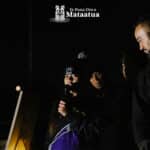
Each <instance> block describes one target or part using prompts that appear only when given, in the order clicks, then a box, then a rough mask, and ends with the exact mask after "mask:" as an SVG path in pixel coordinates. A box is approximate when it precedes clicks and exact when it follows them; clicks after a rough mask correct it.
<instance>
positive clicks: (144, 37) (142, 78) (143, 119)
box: [132, 16, 150, 150]
mask: <svg viewBox="0 0 150 150" xmlns="http://www.w3.org/2000/svg"><path fill="white" fill-rule="evenodd" d="M134 36H135V39H136V40H137V42H138V43H139V48H140V50H141V51H143V52H144V53H145V54H146V55H147V64H146V65H145V66H144V67H143V69H142V71H141V72H139V74H138V77H137V80H136V84H135V86H134V90H133V97H132V99H133V104H132V109H133V112H132V121H133V131H134V138H135V142H136V144H137V145H138V148H139V150H150V116H149V114H150V17H149V16H148V17H147V16H145V17H143V18H141V19H140V20H139V22H138V23H137V24H136V25H135V31H134Z"/></svg>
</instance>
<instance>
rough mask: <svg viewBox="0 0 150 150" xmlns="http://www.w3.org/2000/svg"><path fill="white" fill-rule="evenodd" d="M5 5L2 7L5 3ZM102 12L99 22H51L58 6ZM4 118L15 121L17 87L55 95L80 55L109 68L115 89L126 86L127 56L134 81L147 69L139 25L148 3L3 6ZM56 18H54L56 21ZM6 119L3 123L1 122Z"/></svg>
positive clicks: (0, 82)
mask: <svg viewBox="0 0 150 150" xmlns="http://www.w3.org/2000/svg"><path fill="white" fill-rule="evenodd" d="M1 3H2V2H1ZM56 4H58V5H65V6H66V7H68V8H70V7H72V8H74V7H77V8H86V7H89V8H96V9H97V10H99V12H100V15H101V17H100V19H99V20H96V19H95V20H94V19H93V20H92V19H84V20H82V19H71V21H70V22H68V23H63V24H61V23H59V24H58V23H54V22H49V17H50V15H51V13H54V11H55V10H54V7H55V5H56ZM0 7H1V9H0V17H1V18H0V19H1V20H0V23H1V28H0V53H1V54H0V119H1V120H2V122H5V121H6V122H7V121H8V120H11V116H12V112H13V110H14V106H15V102H16V99H17V93H16V92H15V86H16V85H17V84H20V85H21V86H22V88H23V89H30V87H31V86H32V85H34V87H35V88H36V89H40V90H46V91H48V92H51V87H54V88H55V86H56V88H57V87H58V85H59V84H62V83H63V82H62V75H63V71H64V70H63V69H64V66H65V64H66V63H67V62H68V61H70V60H71V59H72V57H74V56H75V55H76V54H77V53H78V52H79V51H81V50H86V51H88V54H89V56H90V58H91V60H94V61H95V60H96V62H98V63H100V64H103V65H104V66H105V68H106V70H107V71H108V74H109V77H110V80H111V81H112V83H113V84H117V83H118V82H120V72H119V71H120V70H119V68H120V57H121V52H122V51H125V53H127V54H128V56H129V60H130V62H129V63H130V66H129V70H132V71H133V72H132V73H130V75H131V78H134V75H135V72H136V67H138V66H139V65H142V64H143V61H141V60H142V59H141V58H144V56H141V55H139V54H140V53H139V51H138V47H137V43H136V41H135V39H134V34H133V24H134V23H135V21H136V20H137V18H138V17H139V16H142V15H143V14H147V13H149V5H148V1H146V0H144V1H119V0H116V1H108V0H101V1H94V0H93V1H89V0H88V1H87V0H86V1H83V0H81V1H43V0H39V1H29V0H28V1H25V0H24V1H19V0H17V1H4V2H3V3H2V4H0ZM52 17H53V16H52ZM1 120H0V122H1Z"/></svg>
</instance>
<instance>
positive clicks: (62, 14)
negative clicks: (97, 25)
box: [50, 5, 100, 23]
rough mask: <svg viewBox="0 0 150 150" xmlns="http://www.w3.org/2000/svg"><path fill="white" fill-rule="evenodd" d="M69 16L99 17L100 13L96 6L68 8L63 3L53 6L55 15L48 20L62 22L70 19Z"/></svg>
mask: <svg viewBox="0 0 150 150" xmlns="http://www.w3.org/2000/svg"><path fill="white" fill-rule="evenodd" d="M71 18H100V13H99V12H98V11H97V10H96V8H68V10H66V8H65V5H56V6H55V16H54V18H50V21H52V22H57V23H64V22H68V21H70V19H71Z"/></svg>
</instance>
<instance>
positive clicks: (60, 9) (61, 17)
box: [51, 5, 69, 23]
mask: <svg viewBox="0 0 150 150" xmlns="http://www.w3.org/2000/svg"><path fill="white" fill-rule="evenodd" d="M51 21H53V22H60V23H63V22H68V21H69V19H68V18H65V5H61V6H59V5H56V6H55V18H52V19H51Z"/></svg>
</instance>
